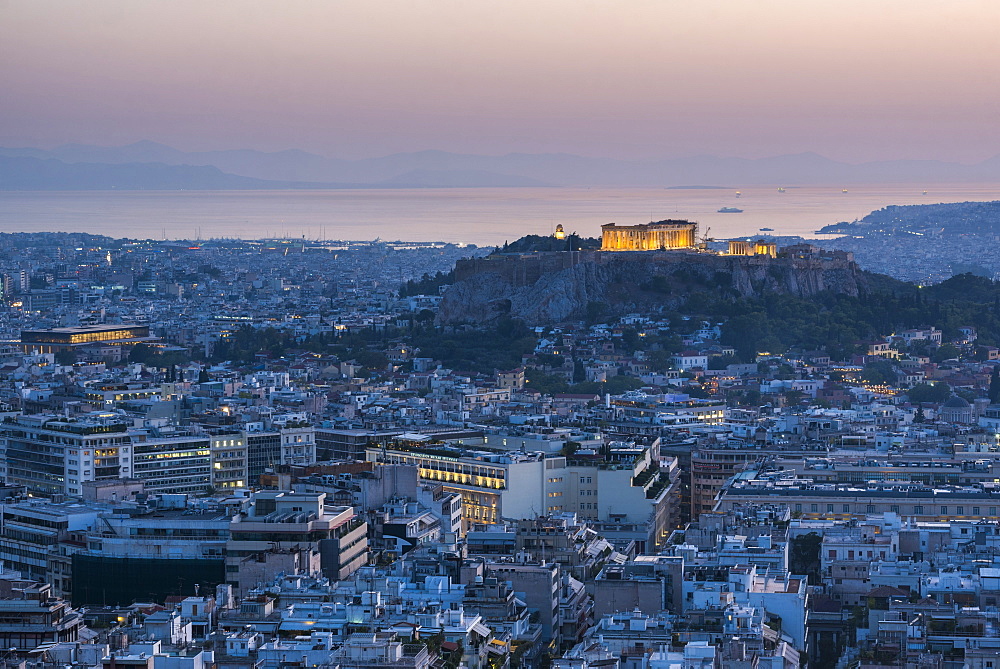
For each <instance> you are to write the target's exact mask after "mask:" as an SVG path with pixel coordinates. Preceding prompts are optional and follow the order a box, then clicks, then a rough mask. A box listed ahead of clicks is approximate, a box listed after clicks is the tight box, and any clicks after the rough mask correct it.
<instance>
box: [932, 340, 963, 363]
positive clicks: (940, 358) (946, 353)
mask: <svg viewBox="0 0 1000 669" xmlns="http://www.w3.org/2000/svg"><path fill="white" fill-rule="evenodd" d="M959 355H961V351H959V350H958V347H957V346H955V345H954V344H943V345H942V346H938V349H937V350H936V351H934V354H933V355H932V356H931V360H932V361H933V362H944V361H945V360H951V359H952V358H957V357H958V356H959Z"/></svg>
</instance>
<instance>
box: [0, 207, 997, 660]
mask: <svg viewBox="0 0 1000 669" xmlns="http://www.w3.org/2000/svg"><path fill="white" fill-rule="evenodd" d="M692 226H693V224H687V223H684V222H678V221H669V222H663V223H662V224H650V225H649V226H633V227H632V228H622V227H621V226H619V227H617V228H616V227H615V226H610V227H609V226H605V241H604V249H603V250H598V251H592V252H590V253H594V254H596V256H597V257H598V258H599V257H600V256H601V254H604V255H606V256H608V257H613V258H616V259H618V258H624V257H637V256H635V255H630V254H638V255H639V256H642V257H645V258H652V259H653V261H655V262H661V263H662V262H667V261H668V260H670V259H676V258H682V259H685V262H688V263H695V264H697V263H704V262H708V261H709V259H711V258H712V257H715V258H721V259H725V258H726V257H732V259H733V261H734V262H740V263H763V264H764V265H763V266H764V267H769V266H770V265H769V263H774V264H775V267H777V266H778V264H779V263H786V264H787V263H789V262H791V263H795V262H798V263H805V264H807V265H808V266H810V267H813V266H815V265H816V264H817V263H819V264H822V263H830V262H834V261H836V262H838V263H841V264H843V262H845V260H844V258H848V257H849V256H837V257H836V258H834V257H833V256H829V258H831V259H826V258H828V256H825V255H822V254H821V253H820V252H819V251H818V249H815V248H814V247H808V245H803V244H798V245H796V246H790V247H786V248H781V247H779V246H777V245H775V244H774V243H771V242H766V241H760V242H758V243H755V244H747V243H745V242H740V241H736V242H733V243H731V244H730V245H729V247H728V250H726V251H723V252H722V255H721V256H720V255H717V254H716V252H713V251H711V250H710V249H709V248H708V245H707V244H705V243H701V244H700V246H692V244H697V240H696V239H695V237H694V235H693V234H691V233H690V229H691V228H692ZM678 229H684V230H688V233H686V234H687V237H684V238H683V239H681V241H678V242H676V246H677V247H678V248H677V249H676V250H672V249H666V248H665V247H664V243H663V242H662V241H661V240H660V237H657V236H656V235H662V234H664V233H663V232H662V231H663V230H667V231H671V232H670V233H671V234H673V232H672V231H674V230H678ZM609 235H611V236H610V237H609ZM545 239H546V238H545V237H537V238H533V239H532V240H529V241H526V242H518V243H515V244H513V245H507V246H505V248H502V249H491V248H476V247H459V246H456V245H452V244H443V243H404V242H384V241H379V240H376V241H374V242H315V241H306V240H292V239H272V240H259V241H241V240H211V241H190V240H189V241H183V242H172V241H148V240H146V241H141V240H127V239H111V238H106V237H98V236H93V235H84V234H69V233H52V234H46V233H36V234H21V233H15V234H4V235H2V236H0V272H2V277H3V299H4V309H3V313H2V315H0V328H2V330H0V336H2V339H3V344H2V349H0V353H2V368H0V374H2V376H0V402H2V410H3V422H2V424H0V447H2V449H3V458H2V470H0V473H2V477H3V480H4V485H3V487H2V491H0V494H2V497H3V504H2V512H0V513H2V516H0V521H2V529H0V561H2V566H3V573H2V574H0V588H2V593H0V610H2V611H3V614H2V621H0V647H2V648H4V649H5V651H4V652H5V659H4V662H5V663H7V664H8V665H11V664H18V663H22V666H28V665H31V666H35V667H49V666H51V667H56V666H60V667H61V666H67V665H72V666H103V667H106V668H114V667H120V666H130V667H131V666H142V667H147V668H149V669H161V668H164V667H169V668H171V669H187V668H190V669H202V668H203V667H209V666H216V667H234V668H235V667H240V668H243V667H254V668H260V669H279V668H284V667H311V666H329V667H343V668H347V667H415V668H426V667H512V668H513V667H543V666H549V667H559V668H564V669H570V668H572V669H587V668H588V667H635V668H637V669H638V668H646V667H648V668H651V669H659V668H666V667H685V668H688V667H690V668H699V669H701V668H706V669H707V668H708V667H731V666H733V667H747V668H748V669H749V668H756V667H780V668H786V667H787V668H789V669H791V668H793V667H800V666H809V667H861V666H863V667H873V666H921V667H923V666H926V667H983V668H985V667H989V666H991V663H992V662H994V661H1000V633H998V632H1000V627H998V626H1000V606H998V605H1000V602H998V598H1000V512H998V508H1000V484H998V482H997V481H998V480H1000V455H998V454H1000V441H998V434H1000V376H998V374H1000V346H998V345H1000V340H998V339H997V337H998V335H1000V332H997V331H995V328H993V327H992V326H991V325H989V324H990V323H993V321H989V320H977V322H976V323H973V322H967V323H963V322H960V321H959V322H957V324H956V321H955V318H957V317H961V316H956V314H961V313H963V312H961V311H960V310H958V307H957V306H954V305H953V306H952V307H951V308H950V311H948V309H945V310H944V311H942V309H932V308H930V307H929V306H928V308H927V309H926V310H925V311H920V312H918V313H920V315H921V317H922V316H928V318H927V321H926V322H924V323H922V324H921V325H920V326H918V327H905V328H903V327H901V328H896V329H893V330H892V331H887V332H883V333H879V334H878V336H872V337H869V338H866V339H858V340H855V341H851V342H850V343H849V345H846V346H839V348H837V350H836V351H832V350H824V349H811V348H807V347H804V346H794V345H793V346H780V343H779V340H772V342H771V344H772V345H778V346H780V348H781V349H782V350H757V349H755V348H748V347H747V346H746V345H745V341H743V340H745V339H746V337H747V336H748V335H750V334H751V332H750V331H749V330H745V329H743V328H745V327H746V324H745V323H743V322H741V321H739V318H741V317H739V316H732V317H730V318H720V319H719V320H711V319H707V320H706V317H705V314H707V313H712V312H711V310H710V309H708V307H704V306H703V307H701V308H697V307H696V306H694V305H693V304H692V303H693V302H694V301H693V300H688V302H686V303H683V304H677V303H671V304H673V305H674V306H672V307H671V308H664V307H662V306H661V307H660V308H656V309H648V308H646V309H642V310H641V311H636V312H635V313H628V314H625V315H623V316H615V317H609V316H608V314H610V313H612V311H613V310H612V309H611V308H610V306H609V307H608V308H607V309H599V308H595V306H594V304H595V303H594V302H590V303H587V304H586V308H585V309H583V313H582V314H581V315H580V317H579V318H574V319H566V320H564V321H563V322H560V323H557V324H533V323H530V322H523V321H520V320H514V319H512V318H511V316H510V314H506V313H505V314H501V315H499V316H498V317H497V318H496V319H495V320H494V321H493V322H491V323H485V324H483V323H481V324H479V325H477V326H475V327H473V326H472V325H468V324H467V325H462V324H455V323H451V324H443V323H442V322H441V319H440V317H439V316H440V314H439V313H438V310H439V308H440V305H441V303H442V300H443V299H448V298H447V294H448V291H449V290H452V288H453V287H454V286H459V288H456V290H458V291H459V292H461V291H462V290H464V289H463V288H461V286H462V285H463V284H464V283H467V282H469V281H473V280H475V276H472V277H468V276H465V274H456V272H455V271H454V269H455V265H456V263H457V262H459V261H461V262H465V263H466V264H467V265H468V263H469V262H471V260H469V259H475V263H477V264H475V265H469V267H475V268H478V269H477V271H487V272H488V271H492V270H491V269H490V268H492V267H497V266H500V265H502V266H504V267H508V266H510V264H511V262H518V263H521V262H535V263H536V264H537V262H539V258H543V259H544V258H552V259H554V260H552V262H554V263H556V264H558V263H564V261H563V260H560V258H564V257H565V258H571V259H573V258H575V260H573V262H574V263H578V262H581V260H580V258H582V257H584V256H581V255H580V254H581V253H582V252H581V251H573V250H570V251H564V250H558V249H561V248H563V246H564V245H567V244H573V243H574V240H573V239H572V238H566V237H565V235H563V233H562V232H561V228H559V229H558V230H557V233H556V234H555V235H553V236H552V237H550V238H548V239H549V241H547V242H546V241H545ZM623 239H624V240H628V241H627V242H625V241H620V240H623ZM647 239H648V240H651V241H645V240H647ZM609 240H610V241H609ZM584 241H586V240H584ZM539 243H544V244H548V247H547V248H551V249H556V250H543V251H538V250H537V248H536V249H535V250H525V249H527V248H528V247H531V246H532V245H533V246H534V247H537V246H538V245H539ZM594 243H597V244H598V245H599V244H600V242H597V241H596V240H595V241H594V242H591V245H592V244H594ZM626 243H627V244H628V245H631V246H630V247H629V248H626V246H625V245H626ZM652 244H655V245H656V246H650V245H652ZM526 245H527V246H526ZM644 245H645V246H644ZM569 248H573V247H569ZM648 248H653V249H654V250H644V249H648ZM810 248H813V249H814V250H813V251H809V249H810ZM631 249H636V250H631ZM671 254H681V255H671ZM810 254H811V255H810ZM661 257H662V258H663V259H662V260H656V259H657V258H661ZM790 257H791V258H792V259H791V260H789V258H790ZM796 259H798V260H796ZM588 262H589V261H588ZM599 262H603V263H607V262H609V261H607V260H604V261H599ZM518 266H520V265H518ZM560 266H561V265H560ZM482 268H486V269H485V270H484V269H482ZM572 270H573V268H570V269H568V270H560V271H564V272H566V271H572ZM685 272H686V273H685V275H684V281H685V283H684V285H685V286H686V287H687V290H688V291H691V292H693V291H694V288H692V286H694V285H695V284H693V283H692V281H693V279H692V278H691V276H690V271H688V270H685ZM467 273H468V272H466V274H467ZM772 273H773V272H772ZM675 274H676V272H675ZM717 274H718V273H716V275H717ZM553 276H554V275H553V274H546V273H545V272H544V271H543V273H542V275H541V276H539V277H537V278H536V279H532V280H527V279H526V280H525V281H527V282H528V283H531V282H532V281H535V280H537V281H538V282H546V281H555V279H553V278H552V277H553ZM560 276H561V275H560ZM653 278H655V279H656V280H655V281H652V280H651V281H650V285H649V286H648V291H649V292H651V294H653V295H660V296H661V298H662V299H663V300H666V298H665V297H664V296H665V295H667V294H669V293H670V292H671V290H672V288H671V287H670V284H668V283H667V281H668V277H667V276H666V275H665V276H658V277H653ZM716 278H718V277H716ZM887 280H888V279H887ZM976 280H979V281H983V282H985V284H982V285H981V286H980V288H982V289H984V290H992V288H990V286H991V285H992V282H990V281H989V280H988V279H976V278H975V277H972V276H971V275H962V276H958V277H956V278H954V279H951V280H949V281H945V282H944V283H942V284H941V285H940V286H939V287H938V288H940V289H942V290H943V289H945V288H946V287H948V286H949V285H950V284H951V283H953V282H955V281H958V282H966V283H965V284H961V285H962V286H967V282H970V281H976ZM712 285H713V286H715V287H714V288H713V290H716V291H722V290H723V288H722V283H717V284H712ZM957 290H960V291H965V290H966V289H965V288H961V287H959V288H957ZM942 295H944V294H942ZM785 298H787V299H792V296H791V295H785ZM747 299H748V300H750V299H751V298H749V297H748V298H747ZM774 299H776V300H779V301H780V300H781V299H783V298H782V295H781V294H778V293H776V294H775V297H774ZM796 299H805V298H803V297H802V296H801V295H800V296H799V297H798V298H796ZM816 299H820V298H819V296H817V298H816ZM844 299H847V298H844ZM928 299H932V298H931V297H928ZM933 299H940V300H941V302H942V303H945V302H947V299H946V298H945V297H943V296H942V297H940V298H933ZM983 299H984V301H986V302H990V303H991V302H992V299H986V298H983ZM666 303H667V302H666V301H664V302H663V304H666ZM636 304H639V303H636ZM954 304H957V302H955V303H954ZM991 306H992V305H987V307H986V308H985V309H986V311H990V308H991ZM991 313H992V312H991ZM931 314H946V315H942V316H941V320H940V322H935V321H934V320H933V317H931V316H929V315H931ZM978 318H979V317H978V316H977V319H978ZM984 318H985V317H984ZM734 327H735V328H736V329H735V330H734V329H733V328H734ZM871 332H875V330H871ZM734 336H737V337H740V338H741V341H734V340H733V337H734ZM914 663H917V664H914Z"/></svg>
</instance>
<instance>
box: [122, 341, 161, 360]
mask: <svg viewBox="0 0 1000 669" xmlns="http://www.w3.org/2000/svg"><path fill="white" fill-rule="evenodd" d="M154 355H156V352H155V351H154V350H153V347H152V346H150V345H149V344H136V345H135V346H133V347H132V351H131V352H130V353H129V354H128V360H129V362H141V363H147V362H149V361H150V360H152V358H153V356H154Z"/></svg>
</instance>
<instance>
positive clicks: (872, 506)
mask: <svg viewBox="0 0 1000 669" xmlns="http://www.w3.org/2000/svg"><path fill="white" fill-rule="evenodd" d="M865 513H875V505H874V504H869V505H868V509H867V511H865Z"/></svg>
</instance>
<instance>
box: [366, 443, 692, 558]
mask: <svg viewBox="0 0 1000 669" xmlns="http://www.w3.org/2000/svg"><path fill="white" fill-rule="evenodd" d="M654 451H655V448H653V447H649V446H641V445H635V444H626V443H624V442H614V443H612V444H611V445H609V450H608V455H607V456H602V455H599V454H598V453H597V452H596V451H591V454H586V453H585V452H584V450H581V451H578V452H577V454H576V455H575V456H573V457H570V458H567V457H564V456H561V455H554V454H548V457H546V454H545V453H543V452H540V451H536V452H527V453H523V452H519V451H487V450H472V449H468V450H466V449H464V448H454V447H449V446H447V445H444V444H441V445H430V444H426V443H421V442H418V441H410V442H407V443H399V444H398V445H396V446H390V447H385V448H383V447H380V446H370V447H368V448H367V449H366V457H367V460H368V461H369V462H378V463H382V464H403V465H411V466H416V467H417V468H418V477H419V479H420V480H421V481H423V482H426V483H434V484H439V485H441V486H442V488H443V489H444V490H445V492H449V493H458V494H459V495H461V496H462V515H463V520H464V524H465V529H466V530H468V529H469V528H471V527H472V526H473V525H475V524H479V523H485V524H497V523H500V522H501V520H502V519H504V518H508V519H516V518H536V517H538V516H541V515H549V514H554V513H562V512H572V513H576V514H578V516H579V517H580V518H582V519H586V521H587V523H588V524H590V525H591V526H592V527H594V528H595V529H599V531H601V532H602V534H605V536H609V534H613V535H614V536H619V534H616V533H622V532H627V533H629V536H628V538H629V539H632V540H634V541H635V542H636V546H637V547H638V549H639V550H645V549H649V550H653V549H655V548H658V547H659V546H661V545H662V544H663V542H664V541H665V540H666V537H667V535H668V534H669V532H670V531H671V530H672V529H673V526H672V525H673V519H674V517H675V511H676V507H677V505H678V499H679V492H680V484H679V482H678V481H677V476H676V471H675V470H674V469H673V468H669V467H667V468H657V467H654V466H653V462H654V459H658V458H657V456H656V454H655V452H654Z"/></svg>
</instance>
